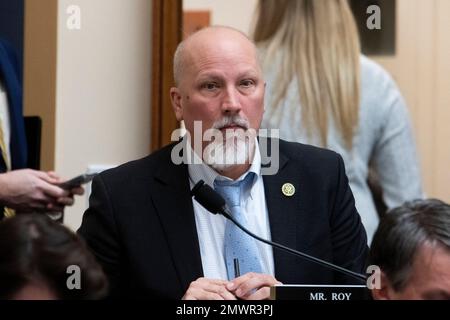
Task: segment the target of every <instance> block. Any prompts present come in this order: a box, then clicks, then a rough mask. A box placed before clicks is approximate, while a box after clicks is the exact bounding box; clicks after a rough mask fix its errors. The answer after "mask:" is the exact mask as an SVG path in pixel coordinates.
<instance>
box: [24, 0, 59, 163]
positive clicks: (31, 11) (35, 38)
mask: <svg viewBox="0 0 450 320" xmlns="http://www.w3.org/2000/svg"><path fill="white" fill-rule="evenodd" d="M57 13H58V0H26V1H25V37H24V38H25V45H24V113H25V115H37V116H40V117H41V118H42V139H41V141H42V144H41V169H42V170H53V169H54V165H55V125H56V67H57V66H56V60H57V22H58V21H57V20H58V19H57Z"/></svg>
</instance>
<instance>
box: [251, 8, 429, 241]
mask: <svg viewBox="0 0 450 320" xmlns="http://www.w3.org/2000/svg"><path fill="white" fill-rule="evenodd" d="M255 18H256V20H255V27H254V31H253V37H254V40H255V42H256V44H257V46H258V48H259V50H260V54H261V58H262V63H263V67H264V73H265V78H266V81H267V90H266V104H265V108H266V110H265V114H264V117H263V122H262V125H261V128H271V129H279V130H280V138H282V139H286V140H290V141H295V142H301V143H307V144H313V145H318V146H324V147H326V148H329V149H332V150H334V151H336V152H338V153H339V154H341V155H342V157H343V159H344V163H345V167H346V171H347V175H348V178H349V181H350V186H351V189H352V191H353V194H354V196H355V201H356V207H357V209H358V212H359V214H360V215H361V218H362V221H363V224H364V227H365V228H366V231H367V235H368V242H369V244H370V242H371V239H372V236H373V234H374V232H375V229H376V227H377V225H378V222H379V215H378V213H377V210H376V205H375V203H374V199H373V195H372V192H371V190H370V187H369V184H368V177H369V172H370V171H369V168H372V169H373V171H374V173H375V176H376V177H377V179H378V182H379V185H380V187H381V192H382V199H383V201H384V203H385V205H386V206H387V207H388V208H393V207H396V206H399V205H400V204H402V203H403V202H405V201H407V200H413V199H417V198H422V197H423V192H422V186H421V176H420V170H419V164H418V160H417V155H416V148H415V142H414V139H413V133H412V128H411V123H410V119H409V115H408V109H407V107H406V105H405V101H404V99H403V97H402V95H401V93H400V92H399V90H398V88H397V86H396V84H395V83H394V81H393V80H392V78H391V77H390V75H389V74H388V73H387V72H386V71H385V70H384V69H383V68H382V67H381V66H379V65H378V64H376V63H375V62H374V61H372V60H370V59H368V58H367V57H365V56H363V55H361V53H360V43H359V38H358V32H357V28H356V24H355V21H354V17H353V15H352V12H351V10H350V7H349V5H348V2H347V0H260V1H259V3H258V8H257V14H256V17H255Z"/></svg>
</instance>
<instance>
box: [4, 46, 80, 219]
mask: <svg viewBox="0 0 450 320" xmlns="http://www.w3.org/2000/svg"><path fill="white" fill-rule="evenodd" d="M26 166H27V142H26V136H25V125H24V119H23V112H22V76H21V71H20V67H19V63H18V59H17V55H16V54H15V52H14V49H13V48H12V46H11V45H10V44H9V43H8V42H7V41H6V40H3V39H1V38H0V220H1V219H3V217H4V216H6V217H12V216H14V214H15V212H38V211H40V212H62V211H63V209H64V206H66V205H72V204H73V202H74V199H73V195H74V194H78V195H81V194H83V192H84V190H83V189H82V188H81V187H80V188H74V189H73V190H63V189H61V188H59V187H58V186H57V185H56V184H58V183H60V182H62V179H61V178H60V177H59V176H58V175H56V174H55V173H54V172H44V171H38V170H32V169H24V168H26Z"/></svg>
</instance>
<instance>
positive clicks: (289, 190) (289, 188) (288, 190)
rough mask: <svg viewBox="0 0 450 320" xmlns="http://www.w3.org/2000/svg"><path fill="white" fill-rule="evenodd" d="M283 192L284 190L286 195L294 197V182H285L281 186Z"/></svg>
mask: <svg viewBox="0 0 450 320" xmlns="http://www.w3.org/2000/svg"><path fill="white" fill-rule="evenodd" d="M281 192H283V194H284V195H285V196H286V197H292V196H293V195H294V194H295V187H294V185H293V184H292V183H285V184H283V186H282V187H281Z"/></svg>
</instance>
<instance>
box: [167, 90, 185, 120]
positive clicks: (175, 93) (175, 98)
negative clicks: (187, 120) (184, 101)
mask: <svg viewBox="0 0 450 320" xmlns="http://www.w3.org/2000/svg"><path fill="white" fill-rule="evenodd" d="M170 100H171V101H172V108H173V111H174V112H175V117H176V118H177V120H178V121H181V120H183V107H182V105H181V92H180V89H178V88H176V87H172V88H170Z"/></svg>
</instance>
